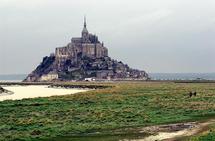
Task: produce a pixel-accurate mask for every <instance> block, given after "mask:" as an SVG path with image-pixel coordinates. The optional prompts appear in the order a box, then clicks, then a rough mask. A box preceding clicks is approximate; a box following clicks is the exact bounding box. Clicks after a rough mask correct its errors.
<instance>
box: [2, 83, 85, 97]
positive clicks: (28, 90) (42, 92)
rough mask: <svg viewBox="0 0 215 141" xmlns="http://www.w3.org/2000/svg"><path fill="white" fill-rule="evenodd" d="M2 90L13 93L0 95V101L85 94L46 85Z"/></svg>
mask: <svg viewBox="0 0 215 141" xmlns="http://www.w3.org/2000/svg"><path fill="white" fill-rule="evenodd" d="M3 88H4V89H6V90H9V91H11V92H13V93H14V94H12V95H2V96H1V95H0V101H4V100H21V99H24V98H36V97H50V96H60V95H68V94H75V93H78V92H85V91H87V90H83V89H65V88H48V85H39V86H36V85H29V86H18V85H15V86H3Z"/></svg>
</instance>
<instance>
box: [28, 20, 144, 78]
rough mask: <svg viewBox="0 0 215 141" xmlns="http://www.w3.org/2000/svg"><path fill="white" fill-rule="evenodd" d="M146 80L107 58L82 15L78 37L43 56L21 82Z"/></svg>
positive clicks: (141, 74)
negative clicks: (38, 63) (39, 62)
mask: <svg viewBox="0 0 215 141" xmlns="http://www.w3.org/2000/svg"><path fill="white" fill-rule="evenodd" d="M89 78H92V79H93V80H125V79H126V80H137V79H138V80H146V79H148V75H147V73H146V72H145V71H139V70H137V69H132V68H130V67H129V66H128V65H127V64H124V63H122V62H121V61H117V60H114V59H111V58H110V57H109V56H108V49H107V48H106V47H105V46H104V44H103V43H101V42H100V41H99V40H98V36H96V35H93V34H91V33H89V32H88V30H87V24H86V18H84V27H83V30H82V32H81V37H76V38H72V39H71V42H70V43H68V44H67V45H66V46H64V47H58V48H56V49H55V53H54V54H51V55H50V56H46V57H44V58H43V60H42V62H41V64H40V65H39V66H38V67H37V68H36V69H35V70H34V71H33V72H32V73H30V74H29V75H28V76H27V78H26V79H25V80H24V81H30V82H32V81H59V80H61V81H62V80H63V81H70V80H91V79H89Z"/></svg>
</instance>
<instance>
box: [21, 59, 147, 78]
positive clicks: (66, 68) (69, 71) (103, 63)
mask: <svg viewBox="0 0 215 141" xmlns="http://www.w3.org/2000/svg"><path fill="white" fill-rule="evenodd" d="M86 78H94V79H96V80H104V79H108V80H146V79H148V74H147V73H146V72H145V71H139V70H136V69H132V68H130V67H129V66H128V65H126V64H124V63H122V62H121V61H117V60H113V59H111V58H110V57H101V58H89V57H86V56H84V57H78V58H77V60H76V61H73V60H71V59H67V60H64V61H59V60H57V58H56V57H55V56H49V57H44V58H43V61H42V63H41V64H40V65H39V66H38V67H37V68H36V69H35V70H34V71H33V72H32V73H31V74H29V75H28V77H27V78H26V79H25V81H52V80H84V79H86Z"/></svg>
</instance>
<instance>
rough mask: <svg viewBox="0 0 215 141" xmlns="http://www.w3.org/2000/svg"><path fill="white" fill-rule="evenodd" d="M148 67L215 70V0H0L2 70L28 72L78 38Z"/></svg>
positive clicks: (120, 57)
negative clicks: (93, 37) (94, 39)
mask: <svg viewBox="0 0 215 141" xmlns="http://www.w3.org/2000/svg"><path fill="white" fill-rule="evenodd" d="M84 15H86V16H87V28H88V31H89V32H91V33H95V34H97V35H98V36H99V39H100V41H104V43H105V46H106V47H108V49H109V55H110V56H111V57H112V58H114V59H117V60H120V61H123V62H124V63H127V64H128V65H130V66H131V67H133V68H138V69H143V70H146V71H147V72H183V73H185V72H202V73H204V72H215V62H214V59H215V57H214V56H215V0H0V74H20V73H22V74H23V73H29V72H31V71H32V70H33V69H35V67H36V66H37V65H38V64H39V63H40V62H41V61H42V57H44V56H46V55H49V54H50V53H52V52H54V50H55V48H56V47H60V46H64V45H67V44H68V43H69V42H70V39H71V37H79V36H80V34H81V30H82V27H83V17H84Z"/></svg>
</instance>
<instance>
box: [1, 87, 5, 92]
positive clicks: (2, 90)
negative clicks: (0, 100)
mask: <svg viewBox="0 0 215 141" xmlns="http://www.w3.org/2000/svg"><path fill="white" fill-rule="evenodd" d="M4 92H5V89H3V88H2V87H1V86H0V94H2V93H4Z"/></svg>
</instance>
